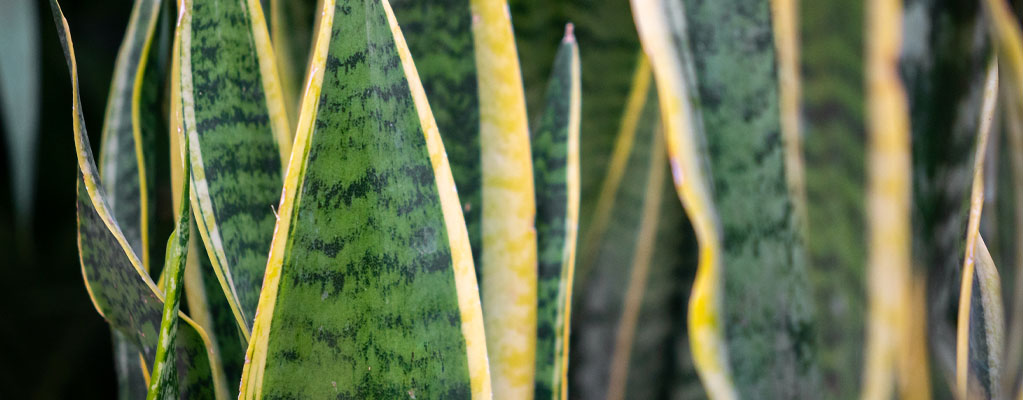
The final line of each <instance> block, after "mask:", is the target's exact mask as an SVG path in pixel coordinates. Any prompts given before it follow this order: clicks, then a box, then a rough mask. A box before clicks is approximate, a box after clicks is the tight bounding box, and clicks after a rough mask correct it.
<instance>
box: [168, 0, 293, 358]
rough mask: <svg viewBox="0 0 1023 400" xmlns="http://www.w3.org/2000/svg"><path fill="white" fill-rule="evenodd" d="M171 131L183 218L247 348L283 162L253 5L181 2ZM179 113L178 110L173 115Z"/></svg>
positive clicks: (283, 138)
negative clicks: (181, 179)
mask: <svg viewBox="0 0 1023 400" xmlns="http://www.w3.org/2000/svg"><path fill="white" fill-rule="evenodd" d="M181 8H182V9H181V11H180V17H179V22H178V28H177V32H176V34H175V50H174V55H173V56H172V57H173V60H172V61H173V67H172V72H171V96H172V99H171V109H172V112H171V114H172V121H171V123H172V126H173V127H172V129H171V131H172V132H174V131H178V130H182V131H184V132H185V135H186V137H187V138H188V140H189V141H190V144H189V145H190V149H191V150H190V154H189V156H190V157H191V163H192V168H191V171H192V172H191V182H192V186H193V187H192V191H191V192H192V209H193V212H194V213H195V218H196V223H197V225H198V226H199V233H200V235H201V236H202V239H203V243H204V244H205V247H206V252H207V253H208V254H209V258H210V261H211V262H212V263H213V267H214V270H215V271H216V272H217V278H218V279H219V280H220V282H221V287H222V288H223V290H224V292H225V293H227V294H228V300H229V301H230V303H231V307H232V311H233V313H234V315H235V318H236V320H237V322H238V324H239V326H240V327H241V328H242V333H243V335H244V336H245V338H246V340H248V337H249V331H250V329H251V325H252V319H253V317H254V314H255V311H256V303H257V302H258V299H259V291H260V287H261V285H262V283H263V271H264V269H265V267H266V254H267V250H268V249H269V246H270V239H271V237H272V235H273V224H274V221H275V220H274V214H273V209H272V207H273V206H274V205H275V204H276V203H277V201H278V199H279V196H280V192H279V191H280V187H281V182H282V181H281V168H282V166H281V160H282V158H286V157H287V156H288V154H289V153H290V143H291V142H290V141H289V139H288V138H289V137H290V134H288V121H287V116H286V113H285V110H284V104H283V97H282V94H281V89H280V83H279V81H278V79H277V71H276V68H275V66H274V59H273V51H272V49H271V48H270V41H269V35H268V33H267V31H266V26H265V23H264V21H263V15H262V12H261V11H260V7H259V4H258V2H257V1H256V0H234V1H219V0H183V1H182V3H181ZM175 110H179V111H175Z"/></svg>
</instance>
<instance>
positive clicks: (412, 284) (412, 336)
mask: <svg viewBox="0 0 1023 400" xmlns="http://www.w3.org/2000/svg"><path fill="white" fill-rule="evenodd" d="M321 17H322V18H321V20H320V24H319V31H318V32H317V35H316V40H315V42H314V43H315V45H314V46H313V55H312V58H311V59H312V62H311V66H310V71H312V72H313V73H312V74H311V75H310V81H309V82H310V84H309V85H308V90H306V92H305V96H304V98H303V101H302V113H301V114H300V118H299V120H298V121H299V122H298V131H297V135H296V138H295V153H294V154H293V156H292V157H291V160H290V164H289V166H288V173H287V175H286V178H285V185H284V194H283V196H282V202H281V206H280V210H279V216H280V217H279V219H278V224H277V227H276V230H275V232H276V233H275V235H274V239H273V244H272V246H271V248H270V259H269V263H268V264H267V270H266V279H265V282H264V285H263V291H262V293H261V296H260V301H259V309H258V313H257V315H258V318H257V319H256V321H255V325H254V328H253V335H252V341H250V343H249V347H248V353H247V355H246V363H245V369H244V372H243V374H242V384H241V393H240V398H243V399H257V398H276V397H299V398H322V397H340V398H406V397H408V398H411V397H416V398H474V399H486V398H490V396H491V391H490V379H489V372H488V366H487V352H486V348H487V346H486V340H485V337H484V334H483V316H482V313H481V308H480V302H479V296H478V292H477V287H476V279H475V275H474V270H473V266H472V255H471V252H470V247H469V241H468V236H467V234H466V230H465V224H464V221H463V219H462V212H461V209H460V207H459V203H458V196H457V193H456V191H455V187H454V180H453V178H452V176H451V172H450V169H449V166H448V161H447V157H446V156H445V154H444V146H443V144H442V142H441V139H440V136H439V134H438V132H437V127H436V124H435V123H434V121H433V116H432V114H431V112H430V107H429V104H428V103H427V99H426V95H425V93H424V91H423V88H422V85H421V83H420V81H419V78H418V75H417V73H416V70H415V66H414V65H413V63H412V57H411V55H410V54H409V52H408V48H407V46H406V44H405V41H404V39H403V37H402V34H401V31H400V30H399V28H398V25H397V22H396V21H395V18H394V15H393V13H392V12H391V9H390V6H389V5H388V3H387V2H386V1H380V2H377V1H369V2H367V1H351V0H345V1H340V2H337V3H335V1H333V0H324V2H323V9H322V11H321Z"/></svg>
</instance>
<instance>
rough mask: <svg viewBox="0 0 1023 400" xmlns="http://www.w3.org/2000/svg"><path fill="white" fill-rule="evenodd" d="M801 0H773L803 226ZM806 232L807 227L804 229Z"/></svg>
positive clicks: (786, 132)
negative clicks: (800, 69)
mask: <svg viewBox="0 0 1023 400" xmlns="http://www.w3.org/2000/svg"><path fill="white" fill-rule="evenodd" d="M798 4H799V1H798V0H771V27H772V28H773V29H774V47H775V52H776V53H777V57H776V58H777V60H778V61H777V65H778V66H777V68H778V104H779V106H778V107H779V110H780V112H781V115H780V117H781V132H782V141H783V142H784V144H785V178H786V180H787V182H788V185H789V193H790V196H791V197H792V207H793V209H794V211H795V213H796V217H797V218H798V219H799V224H801V225H802V227H803V228H806V227H807V221H806V219H807V211H806V208H807V205H806V172H805V166H804V162H803V132H802V129H801V128H800V126H799V124H800V117H801V115H800V96H801V94H800V93H801V84H800V80H799V79H800V78H799V76H800V73H799V28H798V26H799V9H798ZM803 233H804V234H805V233H806V232H805V230H804V232H803Z"/></svg>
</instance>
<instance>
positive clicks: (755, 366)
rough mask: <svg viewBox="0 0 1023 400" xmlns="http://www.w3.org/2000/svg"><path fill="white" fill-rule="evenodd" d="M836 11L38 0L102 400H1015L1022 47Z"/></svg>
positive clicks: (1008, 18) (932, 3)
mask: <svg viewBox="0 0 1023 400" xmlns="http://www.w3.org/2000/svg"><path fill="white" fill-rule="evenodd" d="M832 3H834V4H832V5H829V6H827V7H824V6H821V5H817V4H810V3H809V2H805V4H803V5H802V6H801V7H800V4H799V2H798V1H797V0H717V1H706V0H631V1H626V0H585V1H584V0H554V1H535V0H510V1H506V0H458V1H455V0H421V1H414V0H391V1H389V0H317V1H313V0H291V1H284V0H269V1H258V0H176V1H172V0H135V1H134V4H133V5H132V12H131V16H130V20H129V24H128V26H127V29H126V33H125V36H124V39H123V42H122V43H121V47H120V50H119V53H118V57H117V60H116V63H115V70H114V74H113V78H112V82H111V84H110V91H109V98H108V102H107V104H106V108H105V114H104V116H105V117H104V120H103V121H102V125H101V126H102V128H101V135H100V136H99V137H98V138H97V137H90V135H89V134H88V131H87V129H86V122H87V121H85V117H84V115H85V114H84V113H83V112H82V107H93V106H95V105H92V104H84V105H83V104H81V101H80V100H79V98H80V97H79V84H78V77H79V74H80V73H88V71H80V70H79V64H78V63H77V61H76V58H75V48H74V44H73V42H72V36H71V31H72V28H73V27H75V24H76V23H77V22H79V21H73V20H72V21H68V20H67V19H65V18H64V15H63V13H62V12H61V8H60V5H59V4H58V2H57V0H50V6H51V9H52V12H53V17H54V21H55V24H56V29H57V33H58V37H59V39H60V41H61V44H62V45H63V49H64V54H65V56H66V60H67V65H68V69H69V71H70V76H71V85H72V89H73V98H72V110H73V117H74V119H73V126H72V129H71V132H72V133H73V139H74V145H75V149H76V156H77V160H78V170H77V173H76V175H77V192H76V193H77V211H78V214H77V227H78V250H79V254H80V261H81V271H82V276H83V279H84V283H85V286H86V288H87V290H88V293H89V296H90V298H91V301H92V304H93V305H94V306H95V308H96V311H97V312H98V313H99V315H100V316H102V317H103V318H104V319H105V320H106V321H107V322H108V323H109V325H110V328H111V338H112V339H111V340H112V341H113V343H114V357H113V359H114V360H115V364H116V370H117V372H118V386H119V390H120V396H121V398H125V399H137V398H143V397H145V398H149V399H165V398H189V399H193V398H194V399H207V398H212V399H225V398H242V399H262V398H268V399H284V398H303V399H304V398H310V399H313V398H343V399H352V398H411V399H417V398H419V399H422V398H427V399H434V398H443V399H448V398H473V399H489V398H497V399H531V398H535V399H562V400H564V399H568V398H579V399H600V398H604V399H612V400H618V399H633V398H636V399H639V398H642V399H648V398H649V399H654V398H675V399H688V398H704V397H709V398H714V399H736V398H779V399H780V398H822V397H823V398H855V397H861V398H865V399H883V398H890V397H891V396H892V395H893V394H896V393H897V394H898V395H899V396H900V397H903V398H914V399H916V398H931V397H937V398H971V399H972V398H1008V397H1016V396H1018V395H1019V393H1020V388H1021V379H1023V339H1021V338H1023V318H1021V316H1023V314H1021V313H1023V269H1021V268H1023V253H1020V251H1023V246H1019V244H1018V241H1019V234H1020V232H1023V208H1021V206H1020V204H1023V202H1021V201H1020V199H1023V109H1021V108H1020V107H1023V99H1021V98H1020V96H1019V94H1020V93H1021V91H1023V34H1021V31H1020V22H1019V19H1018V17H1017V16H1016V14H1015V13H1013V11H1012V9H1011V8H1010V6H1009V4H1008V3H1007V2H1006V0H981V1H979V2H977V3H976V4H973V3H972V2H967V3H969V4H966V3H963V4H959V3H955V4H953V2H940V1H936V0H907V1H905V4H903V2H902V1H900V0H868V1H866V2H863V3H861V2H859V1H857V0H836V1H834V2H832ZM999 100H1000V101H999ZM88 122H89V123H95V122H96V121H88ZM95 139H98V145H97V146H96V149H98V151H99V154H98V157H95V156H94V155H93V146H92V144H91V142H90V140H95ZM159 143H169V146H167V147H168V148H163V147H161V146H160V145H159ZM168 150H169V155H170V157H169V165H159V164H158V162H157V161H156V160H162V159H163V158H162V157H158V152H160V151H168ZM162 174H166V175H169V176H170V179H169V180H164V179H159V177H160V176H163V175H162ZM19 179H20V178H19ZM165 181H169V182H171V185H170V187H169V188H163V187H158V185H157V184H156V182H165ZM19 182H20V181H19ZM19 184H21V185H23V183H19ZM161 193H164V194H161ZM166 193H169V194H170V196H169V200H170V201H165V200H163V199H161V196H165V195H166ZM19 202H20V203H24V200H19ZM20 203H19V204H20ZM167 203H169V204H170V207H168V206H167ZM989 203H990V204H989ZM985 206H987V207H985ZM22 207H24V205H22ZM161 207H162V208H166V209H162V208H161ZM159 212H166V213H168V214H170V215H173V220H174V221H173V226H169V227H163V228H165V229H164V230H170V231H171V232H172V233H171V234H170V237H169V238H167V240H166V244H165V247H164V244H163V240H164V238H160V237H154V236H155V235H157V232H162V231H163V230H161V229H157V228H158V227H157V226H156V225H157V224H158V219H157V218H156V217H155V215H156V214H157V213H159ZM1002 276H1006V277H1011V279H1012V280H1009V279H1006V280H1003V279H1002V278H1001V277H1002ZM1003 281H1004V282H1011V283H1012V284H1011V285H1010V284H1007V283H1006V284H1003Z"/></svg>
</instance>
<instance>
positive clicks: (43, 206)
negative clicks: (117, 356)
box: [0, 0, 131, 399]
mask: <svg viewBox="0 0 1023 400" xmlns="http://www.w3.org/2000/svg"><path fill="white" fill-rule="evenodd" d="M15 1H34V2H36V3H37V9H36V11H37V18H38V21H39V24H38V25H39V30H40V33H39V34H40V43H39V44H40V54H39V60H40V63H41V66H40V67H41V69H42V73H41V81H42V82H41V95H40V103H41V104H40V114H39V115H40V121H39V141H38V146H37V150H36V151H37V152H38V155H37V159H36V160H37V166H36V180H35V182H36V183H35V193H34V196H33V198H34V210H33V212H32V215H30V216H29V218H27V221H28V222H29V223H28V226H26V227H18V226H16V225H15V215H14V210H13V207H12V204H11V203H12V200H11V194H12V193H11V191H12V190H13V188H12V187H11V179H10V174H11V165H10V164H9V161H10V160H9V153H8V149H7V148H6V147H7V145H6V142H4V141H0V257H3V258H2V261H0V266H2V267H0V268H2V269H0V272H2V274H0V399H72V398H73V399H93V398H95V399H111V398H115V396H116V382H117V381H116V377H115V376H114V370H113V358H112V353H111V349H110V330H109V328H108V327H107V324H106V322H105V321H103V318H102V317H100V315H99V314H98V313H97V312H96V310H95V308H93V306H92V303H91V302H90V300H89V297H88V294H87V293H86V291H85V286H84V284H83V283H82V274H81V267H80V266H79V263H78V249H77V244H76V235H75V218H76V217H75V169H76V168H77V166H76V163H75V155H74V142H73V139H72V131H71V80H70V79H69V75H68V70H67V65H66V64H65V61H64V55H63V52H62V51H61V48H60V42H59V41H58V39H57V35H56V31H55V28H54V24H53V18H52V16H51V13H50V6H49V2H48V1H45V0H15ZM61 6H62V7H63V10H64V13H65V16H66V18H67V20H68V24H69V25H70V27H71V33H72V35H73V37H74V44H75V50H76V56H77V60H78V68H79V74H80V75H79V79H80V83H81V97H82V103H83V110H84V112H85V118H86V123H87V125H88V127H89V132H90V133H91V137H92V142H93V144H94V145H95V144H98V142H99V133H100V131H101V127H102V123H103V111H104V108H105V105H106V97H107V91H108V89H109V82H110V76H111V73H112V70H113V64H114V59H115V57H116V54H117V49H118V46H119V45H120V42H121V37H122V35H123V34H124V31H125V28H126V27H127V23H128V13H129V12H130V10H131V2H130V1H127V0H119V1H111V0H88V1H84V0H65V1H63V2H62V3H61ZM0 12H4V11H3V10H2V9H0ZM2 56H3V55H0V57H2ZM0 118H3V117H2V116H0ZM2 129H4V128H3V123H2V120H0V130H2ZM97 154H98V153H97Z"/></svg>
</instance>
